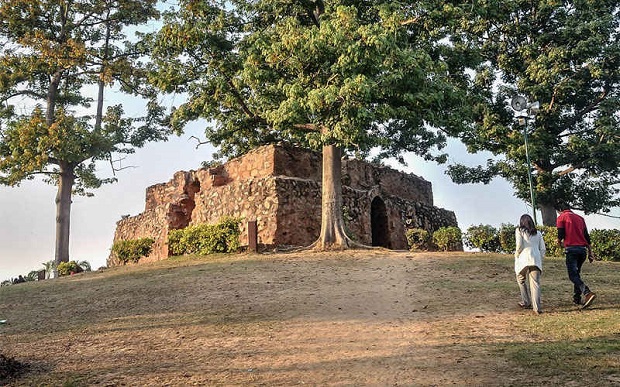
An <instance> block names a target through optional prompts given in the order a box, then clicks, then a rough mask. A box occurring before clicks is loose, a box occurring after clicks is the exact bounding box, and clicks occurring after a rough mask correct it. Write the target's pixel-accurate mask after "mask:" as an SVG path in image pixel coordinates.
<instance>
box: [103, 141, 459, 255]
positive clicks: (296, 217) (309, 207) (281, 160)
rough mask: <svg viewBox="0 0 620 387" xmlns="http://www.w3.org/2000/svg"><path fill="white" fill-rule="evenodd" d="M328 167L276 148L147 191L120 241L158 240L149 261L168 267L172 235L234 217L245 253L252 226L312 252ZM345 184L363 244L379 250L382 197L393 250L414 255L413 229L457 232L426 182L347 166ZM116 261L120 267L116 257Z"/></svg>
mask: <svg viewBox="0 0 620 387" xmlns="http://www.w3.org/2000/svg"><path fill="white" fill-rule="evenodd" d="M321 164H322V156H321V154H319V153H316V152H308V151H306V150H302V149H299V148H295V147H291V146H278V145H270V146H265V147H261V148H258V149H255V150H253V151H251V152H249V153H248V154H246V155H244V156H242V157H239V158H237V159H233V160H231V161H229V162H227V163H226V164H223V165H220V166H217V167H212V168H203V169H199V170H197V171H189V172H184V171H181V172H177V173H175V174H174V176H173V178H172V179H171V180H170V181H169V182H168V183H162V184H157V185H154V186H151V187H149V188H147V190H146V204H145V211H144V212H143V213H142V214H139V215H137V216H133V217H129V218H126V219H122V220H120V221H119V222H118V223H117V229H116V233H115V236H114V241H118V240H130V239H138V238H144V237H150V238H153V239H155V241H156V242H155V245H154V248H153V252H152V253H151V255H150V256H149V257H148V259H147V260H159V259H165V258H167V257H168V243H167V239H168V238H167V236H168V232H169V231H170V230H173V229H181V228H184V227H187V226H188V225H195V224H200V223H215V222H217V221H219V219H221V218H222V217H223V216H233V217H240V218H242V219H243V222H242V229H241V241H240V242H241V245H247V243H248V240H247V221H250V220H256V221H257V225H258V238H259V240H258V243H259V245H262V246H274V245H295V246H304V245H309V244H311V243H312V242H314V241H315V240H316V239H317V238H318V236H319V233H320V227H321V219H320V218H321V184H320V182H321ZM342 177H343V205H344V207H345V208H344V210H345V214H344V215H345V222H346V224H347V227H348V231H349V232H350V234H351V235H352V237H353V238H354V239H356V240H358V241H359V242H362V243H365V244H371V243H372V229H371V203H372V201H373V199H375V198H377V197H378V198H380V200H382V201H383V202H384V203H385V209H386V213H385V216H386V217H387V218H386V219H387V223H386V227H387V230H385V233H386V234H385V237H386V238H387V239H388V242H387V243H388V245H389V246H387V247H390V248H393V249H404V248H406V247H407V245H406V239H405V236H404V233H405V229H406V228H410V227H420V228H424V229H427V230H429V231H434V230H436V229H438V228H439V227H442V226H446V225H457V223H456V217H455V215H454V213H453V212H451V211H446V210H443V209H439V208H436V207H434V206H433V194H432V186H431V183H430V182H428V181H426V180H424V179H422V178H420V177H418V176H415V175H413V174H405V173H401V172H398V171H395V170H393V169H391V168H388V167H380V166H376V165H372V164H368V163H365V162H362V161H358V160H343V163H342ZM108 261H109V262H108V264H114V262H112V261H113V257H110V259H109V260H108ZM141 261H144V259H142V260H141Z"/></svg>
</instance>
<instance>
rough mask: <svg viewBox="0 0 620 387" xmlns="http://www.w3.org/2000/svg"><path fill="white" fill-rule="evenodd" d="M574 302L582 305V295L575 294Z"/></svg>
mask: <svg viewBox="0 0 620 387" xmlns="http://www.w3.org/2000/svg"><path fill="white" fill-rule="evenodd" d="M573 304H575V305H579V306H581V296H573Z"/></svg>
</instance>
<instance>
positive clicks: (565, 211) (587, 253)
mask: <svg viewBox="0 0 620 387" xmlns="http://www.w3.org/2000/svg"><path fill="white" fill-rule="evenodd" d="M556 209H557V210H558V212H560V215H559V216H558V219H557V223H556V226H557V229H558V244H559V245H560V246H561V247H563V248H564V252H565V254H566V269H567V271H568V278H569V279H570V280H571V282H572V283H573V288H574V294H573V302H574V303H575V304H576V305H582V308H587V307H589V306H590V305H592V302H594V299H595V298H596V294H595V293H594V292H592V291H591V290H590V288H588V286H587V285H586V284H585V283H583V281H582V280H581V266H582V265H583V263H584V262H585V260H586V257H587V258H588V260H589V261H590V262H592V261H594V254H593V253H592V247H591V246H590V234H588V228H587V227H586V222H585V220H584V219H583V218H582V217H581V216H579V215H577V214H575V213H574V212H573V211H571V209H570V207H569V205H568V204H566V203H563V202H560V203H558V204H557V205H556ZM582 296H583V303H582V300H581V297H582Z"/></svg>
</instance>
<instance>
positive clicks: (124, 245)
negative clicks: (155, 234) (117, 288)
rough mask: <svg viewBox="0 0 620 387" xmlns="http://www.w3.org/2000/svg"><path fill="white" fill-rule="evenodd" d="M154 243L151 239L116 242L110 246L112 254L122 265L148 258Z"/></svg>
mask: <svg viewBox="0 0 620 387" xmlns="http://www.w3.org/2000/svg"><path fill="white" fill-rule="evenodd" d="M153 243H155V241H154V240H153V239H151V238H141V239H130V240H126V241H116V242H114V244H113V245H112V253H113V254H114V255H115V256H116V258H118V260H119V261H120V262H122V263H123V265H125V264H127V263H128V262H134V263H136V262H138V261H139V260H140V258H142V257H148V256H149V254H151V250H152V249H153Z"/></svg>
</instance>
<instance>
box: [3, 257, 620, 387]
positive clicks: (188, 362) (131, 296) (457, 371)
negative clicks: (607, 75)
mask: <svg viewBox="0 0 620 387" xmlns="http://www.w3.org/2000/svg"><path fill="white" fill-rule="evenodd" d="M619 268H620V266H619V264H618V263H612V262H595V263H594V264H587V263H586V265H585V266H584V278H585V280H586V282H587V283H588V284H589V285H590V287H591V288H592V289H593V290H595V291H597V292H598V293H599V297H598V298H597V300H596V303H595V304H594V305H593V307H592V309H589V310H583V311H582V310H579V309H578V308H576V307H574V306H573V305H572V302H571V294H572V284H570V282H569V281H568V279H567V278H566V273H565V268H564V263H563V261H562V260H558V259H552V260H547V261H546V262H545V271H544V273H543V278H542V286H543V290H542V291H543V308H544V311H545V313H543V314H542V315H540V316H537V315H535V314H534V313H533V312H532V311H531V310H521V309H520V308H519V307H518V306H517V301H518V289H517V285H516V283H515V280H514V272H513V269H512V258H511V257H510V256H503V255H496V254H474V253H462V252H461V253H408V252H392V251H385V250H371V251H349V252H338V253H308V252H305V253H294V254H274V255H238V256H214V257H183V258H173V259H169V260H165V261H160V262H156V263H152V264H143V265H136V266H127V267H118V268H113V269H108V270H105V271H100V272H91V273H83V274H79V275H75V276H70V277H64V278H59V279H55V280H47V281H41V282H33V283H25V284H19V285H13V286H9V287H3V288H1V289H0V319H6V320H7V323H6V324H4V325H0V354H2V355H4V356H5V357H6V358H8V359H14V360H15V361H18V362H19V363H20V364H23V365H25V366H26V367H27V368H26V370H25V372H23V373H21V374H20V375H19V376H16V377H9V378H6V379H5V380H3V381H0V384H2V385H10V386H21V385H24V386H28V385H69V386H90V385H102V386H116V385H132V386H142V385H144V386H153V385H171V386H180V385H297V384H312V385H333V384H337V385H397V384H398V385H403V384H404V385H448V384H456V385H541V384H550V385H597V386H606V385H609V386H611V385H616V386H617V385H618V384H620V356H618V354H619V353H620V343H619V342H620V340H619V339H620V313H618V305H619V304H620V288H619V287H618V285H617V284H618V274H617V273H618V269H619Z"/></svg>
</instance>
